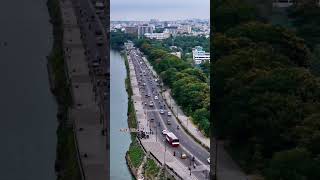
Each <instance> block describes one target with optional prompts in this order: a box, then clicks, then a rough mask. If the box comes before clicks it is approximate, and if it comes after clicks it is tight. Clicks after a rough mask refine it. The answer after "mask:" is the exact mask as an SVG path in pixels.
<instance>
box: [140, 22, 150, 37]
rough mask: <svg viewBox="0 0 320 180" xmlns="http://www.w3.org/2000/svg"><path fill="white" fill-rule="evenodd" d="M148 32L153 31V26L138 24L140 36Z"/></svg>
mask: <svg viewBox="0 0 320 180" xmlns="http://www.w3.org/2000/svg"><path fill="white" fill-rule="evenodd" d="M146 33H153V26H149V25H148V24H145V25H141V26H138V37H139V38H140V37H143V36H144V34H146Z"/></svg>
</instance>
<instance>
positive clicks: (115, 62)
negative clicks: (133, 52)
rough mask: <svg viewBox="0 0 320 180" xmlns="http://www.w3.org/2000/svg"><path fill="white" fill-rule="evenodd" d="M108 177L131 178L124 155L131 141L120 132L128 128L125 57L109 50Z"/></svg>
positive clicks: (122, 179)
mask: <svg viewBox="0 0 320 180" xmlns="http://www.w3.org/2000/svg"><path fill="white" fill-rule="evenodd" d="M110 71H111V73H110V74H111V80H110V81H111V82H110V84H111V85H110V105H111V106H110V110H111V111H110V112H111V114H110V129H111V130H110V177H111V179H117V180H130V179H132V177H131V174H130V171H129V169H128V167H127V164H126V159H125V155H126V152H127V151H128V149H129V145H130V143H131V138H130V134H128V133H125V132H120V129H121V128H128V122H127V119H128V117H127V110H128V94H127V91H126V87H125V79H126V77H127V72H126V66H125V59H124V58H123V57H122V56H121V55H120V53H118V52H116V51H113V50H111V51H110Z"/></svg>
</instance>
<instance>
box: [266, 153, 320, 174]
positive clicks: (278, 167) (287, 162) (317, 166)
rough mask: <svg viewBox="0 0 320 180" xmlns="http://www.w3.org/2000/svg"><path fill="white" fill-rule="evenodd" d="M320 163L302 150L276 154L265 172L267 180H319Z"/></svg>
mask: <svg viewBox="0 0 320 180" xmlns="http://www.w3.org/2000/svg"><path fill="white" fill-rule="evenodd" d="M319 170H320V161H319V159H312V157H311V154H310V153H309V152H308V151H307V150H306V149H303V148H297V149H292V150H288V151H282V152H278V153H276V154H275V155H274V156H273V158H272V160H271V161H270V164H269V167H268V168H267V170H266V176H267V180H274V179H282V180H303V179H305V180H317V179H319V178H320V172H319Z"/></svg>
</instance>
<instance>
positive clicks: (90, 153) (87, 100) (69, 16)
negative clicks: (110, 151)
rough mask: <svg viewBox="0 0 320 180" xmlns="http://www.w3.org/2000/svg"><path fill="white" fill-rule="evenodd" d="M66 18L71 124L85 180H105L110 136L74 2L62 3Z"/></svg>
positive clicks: (64, 47) (65, 40)
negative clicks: (101, 115) (108, 137)
mask: <svg viewBox="0 0 320 180" xmlns="http://www.w3.org/2000/svg"><path fill="white" fill-rule="evenodd" d="M59 2H60V9H61V14H62V19H63V26H64V28H63V30H64V32H63V37H64V39H63V50H64V60H65V65H66V71H67V72H66V74H67V79H68V83H69V85H70V91H71V95H72V99H73V105H72V107H71V109H70V110H69V118H68V119H69V121H71V122H70V123H71V124H73V127H74V132H75V140H76V145H77V146H76V148H77V151H78V160H79V162H78V164H79V166H80V171H81V175H82V179H86V180H104V179H106V178H107V176H108V167H107V164H108V163H107V162H108V159H107V150H106V142H107V140H106V136H103V135H102V129H103V124H102V123H101V120H100V119H101V117H100V114H101V112H100V110H101V109H100V107H99V105H98V103H99V100H97V99H96V97H95V94H94V88H93V84H92V82H91V78H90V76H89V69H88V64H87V61H86V56H85V49H84V47H83V43H82V40H81V38H80V34H81V32H80V29H79V26H78V25H77V18H76V16H75V13H74V10H73V6H72V2H71V1H70V0H60V1H59Z"/></svg>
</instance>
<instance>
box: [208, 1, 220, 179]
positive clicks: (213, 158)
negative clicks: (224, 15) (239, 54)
mask: <svg viewBox="0 0 320 180" xmlns="http://www.w3.org/2000/svg"><path fill="white" fill-rule="evenodd" d="M217 1H218V0H210V55H211V56H210V57H211V60H210V61H211V62H210V129H211V134H210V162H211V163H210V179H212V180H216V179H217V165H218V164H217V163H218V156H217V155H218V143H217V140H216V138H214V137H215V136H216V133H215V130H216V128H214V125H215V124H214V116H213V99H214V98H213V92H212V87H213V86H214V85H213V78H214V76H213V68H214V62H215V58H214V46H213V38H214V31H215V28H214V6H215V3H216V2H217Z"/></svg>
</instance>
